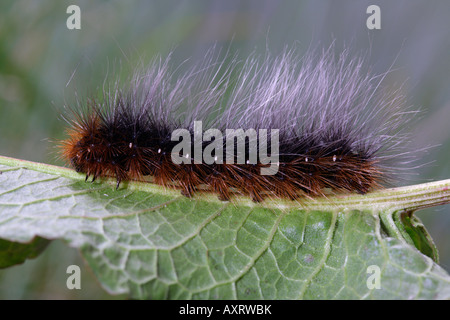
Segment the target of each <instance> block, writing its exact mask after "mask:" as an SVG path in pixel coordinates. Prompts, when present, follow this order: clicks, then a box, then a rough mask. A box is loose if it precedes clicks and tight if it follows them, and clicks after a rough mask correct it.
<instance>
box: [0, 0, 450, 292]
mask: <svg viewBox="0 0 450 320" xmlns="http://www.w3.org/2000/svg"><path fill="white" fill-rule="evenodd" d="M71 4H76V5H78V6H79V7H80V8H81V30H68V29H67V27H66V19H67V18H68V16H69V15H68V14H67V13H66V9H67V7H68V6H69V5H71ZM372 4H376V5H378V6H380V8H381V30H368V29H367V27H366V19H367V18H368V16H369V15H368V14H367V13H366V9H367V7H368V6H369V5H372ZM333 41H335V44H336V48H337V49H339V48H343V47H345V46H350V47H351V48H352V50H354V51H355V52H360V51H362V52H367V51H368V52H370V54H369V58H368V61H369V63H370V65H371V66H372V67H373V70H374V72H375V73H382V72H385V71H386V70H387V69H388V68H389V67H390V66H391V65H392V64H393V69H394V71H393V72H392V73H391V74H390V75H389V78H388V79H387V81H388V82H387V83H389V82H392V83H394V82H398V83H403V82H405V86H404V90H405V93H406V94H407V96H408V97H409V103H410V104H412V105H414V106H415V107H416V108H420V109H421V110H422V114H421V118H420V120H419V121H418V123H417V125H416V126H415V127H414V128H411V129H412V134H413V145H414V146H413V148H420V147H423V146H435V147H433V148H432V149H430V151H429V152H428V154H426V155H425V156H424V157H423V159H421V163H424V164H425V165H424V166H422V167H421V168H419V169H417V170H416V171H415V172H414V175H412V176H411V177H409V181H408V183H421V182H427V181H432V180H439V179H446V178H450V164H449V162H448V161H449V159H450V157H449V153H450V2H449V1H448V0H440V1H433V0H426V1H425V0H421V1H417V0H408V1H400V0H397V1H395V2H394V1H388V0H386V1H370V2H367V1H353V0H341V1H333V0H322V1H314V0H310V1H298V0H292V1H274V0H272V1H268V0H267V1H264V0H253V1H235V0H227V1H224V0H209V1H207V0H204V1H196V0H194V1H167V0H165V1H131V0H130V1H98V0H96V1H87V0H86V1H75V0H71V1H50V0H41V1H39V0H16V1H2V2H1V4H0V154H1V155H5V156H10V157H17V158H22V159H27V160H32V161H39V162H46V163H52V164H58V165H61V164H62V163H61V162H60V161H58V160H57V159H56V152H55V147H54V146H55V143H54V142H53V141H54V140H57V139H61V138H63V137H64V127H65V125H64V122H63V121H62V120H61V118H60V117H59V114H60V113H61V110H62V109H63V106H64V105H65V104H67V103H71V102H73V101H74V99H75V97H76V93H77V94H78V95H80V96H83V95H85V94H87V93H92V92H94V93H95V92H97V91H98V89H99V88H101V86H102V84H103V80H104V79H105V77H106V76H107V75H111V74H113V73H114V72H117V70H118V69H120V70H127V68H126V67H127V66H133V65H134V64H135V63H136V62H138V61H139V60H143V61H148V60H150V59H151V58H153V57H155V56H157V55H159V54H160V55H162V56H165V55H166V54H167V53H168V52H170V51H171V50H175V53H174V58H173V63H174V64H175V65H177V64H179V63H181V62H183V61H184V60H186V59H187V58H191V59H192V61H195V60H196V59H199V57H201V56H202V55H203V54H204V52H205V50H207V49H208V48H210V47H211V46H212V45H214V44H217V45H218V46H219V47H224V48H228V47H230V48H231V50H233V51H234V50H239V52H240V56H241V57H242V58H245V55H246V54H247V53H248V52H250V51H253V50H255V51H261V52H264V51H265V50H266V48H268V49H269V50H270V51H271V52H272V53H277V52H279V51H281V50H282V49H283V47H285V46H292V45H294V44H295V45H297V46H298V47H299V49H300V51H306V50H307V49H308V48H309V47H328V46H329V45H330V44H331V43H332V42H333ZM122 66H125V68H122ZM121 72H123V71H121ZM69 80H70V81H69ZM413 150H415V149H413ZM421 156H422V154H421ZM418 216H419V217H420V218H421V219H422V220H423V222H424V224H425V226H426V227H427V229H428V230H429V232H430V233H431V235H432V237H433V238H434V240H435V242H436V244H437V247H438V249H439V252H440V256H441V265H442V266H443V267H444V268H445V269H446V270H447V271H450V246H448V245H447V244H448V243H449V240H450V237H449V235H448V233H447V231H446V229H447V228H448V227H449V226H450V206H448V205H447V206H442V207H439V208H433V209H429V210H424V211H421V212H419V213H418ZM70 264H78V265H79V266H81V268H82V290H72V291H71V290H68V289H67V288H66V285H65V284H66V279H67V276H68V275H67V274H66V268H67V266H68V265H70ZM0 298H3V299H9V298H14V299H24V298H25V299H30V298H31V299H32V298H43V299H47V298H50V299H79V298H98V299H102V298H111V296H109V295H108V294H107V293H106V292H104V291H103V290H102V289H101V288H100V286H99V285H98V283H97V282H96V280H95V278H94V276H93V275H92V274H91V272H90V271H89V269H88V268H87V267H86V265H85V264H84V262H83V260H82V258H81V256H80V255H79V253H78V251H76V250H74V249H71V248H67V246H65V244H64V243H62V242H59V241H56V242H53V243H52V244H51V245H50V246H49V247H48V249H47V250H46V251H45V252H44V254H42V255H41V256H40V257H38V258H37V259H34V260H30V261H27V262H26V263H24V264H23V265H21V266H17V267H13V268H10V269H6V270H0ZM117 298H121V297H120V296H119V297H117Z"/></svg>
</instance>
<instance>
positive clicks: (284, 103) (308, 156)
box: [61, 49, 411, 201]
mask: <svg viewBox="0 0 450 320" xmlns="http://www.w3.org/2000/svg"><path fill="white" fill-rule="evenodd" d="M228 60H230V61H229V62H226V61H228ZM169 61H170V57H168V58H167V59H165V60H159V61H155V62H153V63H152V64H151V65H150V66H149V67H148V68H146V69H145V71H141V72H137V73H136V74H135V75H134V77H133V78H132V81H130V84H129V85H127V86H126V87H125V88H124V87H120V85H119V84H115V85H113V86H112V88H110V89H108V90H104V94H103V99H102V100H100V101H97V100H94V99H90V100H87V102H86V103H85V104H83V103H80V104H79V105H78V106H76V107H75V108H71V110H72V117H71V118H70V119H69V120H67V121H68V123H69V125H70V128H69V129H68V133H69V138H68V139H67V140H65V141H62V143H61V148H62V157H63V158H64V159H65V160H66V161H67V162H69V163H70V164H71V165H72V166H73V167H74V168H75V170H76V171H78V172H83V173H86V180H87V179H88V177H90V176H92V178H93V180H95V179H96V178H97V177H100V176H114V177H115V178H116V179H117V188H118V187H119V184H120V182H121V181H125V180H142V179H143V178H144V176H153V178H154V179H153V181H154V182H155V183H157V184H160V185H163V186H167V187H176V188H180V189H181V192H182V194H183V195H185V196H188V197H190V196H192V195H193V194H194V193H195V192H196V190H198V189H199V188H200V187H202V186H203V187H205V186H206V187H207V189H209V190H211V191H213V192H216V193H217V194H218V196H219V198H220V199H221V200H229V199H230V197H231V195H232V194H233V193H235V192H237V193H239V194H244V195H249V196H250V197H251V198H252V200H253V201H262V200H264V198H265V197H267V196H268V197H280V198H287V199H298V198H301V197H304V196H308V197H311V196H319V195H323V194H324V192H325V190H334V191H337V192H339V191H344V192H352V191H356V192H359V193H366V192H368V191H369V190H371V189H374V188H377V187H380V186H382V185H384V184H386V183H389V182H390V181H391V180H392V177H393V175H394V174H396V173H397V172H398V171H401V170H402V168H403V167H404V165H405V163H408V162H409V161H410V155H411V153H408V152H405V151H403V145H404V142H405V141H406V140H405V134H403V129H404V128H405V125H406V124H407V123H408V120H409V119H410V114H411V112H408V111H407V110H406V108H405V97H404V96H403V95H402V94H401V92H400V90H394V91H384V90H382V89H381V86H380V85H381V83H382V80H383V79H384V75H378V76H374V75H372V74H371V73H370V72H368V71H365V68H364V59H362V58H354V57H353V58H352V57H350V56H349V54H348V52H343V53H341V54H340V55H339V56H338V57H335V55H334V53H333V50H331V49H329V50H327V51H325V52H323V53H321V54H317V53H313V52H310V53H307V54H306V55H305V56H303V57H301V58H300V57H299V56H298V55H297V53H296V51H295V50H289V49H287V50H285V51H284V52H283V53H282V54H281V55H279V56H270V55H267V56H265V57H263V58H261V57H258V56H256V55H252V56H250V57H249V58H247V59H246V60H245V61H238V60H237V58H236V57H234V58H232V59H227V58H225V59H219V58H218V55H216V54H213V53H211V52H209V53H208V54H206V55H205V59H204V60H203V63H201V64H199V65H194V66H192V67H190V68H189V69H188V70H187V71H185V72H184V73H181V74H176V73H174V72H172V71H171V68H170V65H169ZM195 121H202V124H203V129H204V130H209V129H215V130H218V131H219V132H221V133H223V135H222V136H219V135H215V136H214V138H211V136H210V137H209V140H208V139H206V141H205V140H203V141H200V142H198V140H196V132H195V128H194V122H195ZM177 129H186V130H187V132H188V137H185V138H189V140H190V141H189V143H188V145H189V146H192V147H194V144H195V143H197V148H200V152H204V153H206V154H208V155H210V156H211V157H212V158H214V159H215V160H217V159H218V158H221V159H224V160H223V161H222V163H220V161H216V162H214V163H210V161H209V163H206V162H204V161H203V162H200V163H199V162H198V161H195V160H197V159H194V155H193V153H192V152H189V151H186V150H184V149H183V150H180V149H177V145H178V144H179V142H180V141H179V139H173V133H174V131H175V130H177ZM227 129H243V131H244V132H245V131H247V130H249V129H251V130H252V133H255V134H253V135H247V136H245V135H244V136H243V140H241V142H242V143H243V144H244V146H245V149H244V150H242V149H239V148H238V147H237V145H231V146H230V145H227V144H226V142H227V138H229V134H227ZM272 129H278V137H277V141H275V139H274V138H273V137H271V138H270V139H267V140H266V141H265V143H266V144H265V145H264V147H266V148H267V154H268V155H269V154H270V155H271V156H276V159H277V161H276V163H275V164H274V163H271V164H270V165H271V166H273V165H276V170H275V173H274V174H271V175H262V174H261V172H260V171H261V169H262V168H266V167H268V166H269V164H267V162H263V161H262V160H261V158H258V157H256V159H257V160H256V162H255V160H254V159H255V157H254V155H255V153H256V154H259V152H260V151H261V150H262V147H261V145H256V147H254V146H255V144H253V142H255V140H258V141H261V138H264V137H263V134H261V132H265V131H260V130H272ZM215 132H217V131H215ZM248 132H250V131H248ZM202 137H204V136H202ZM264 139H266V138H264ZM230 140H233V141H234V137H231V139H230ZM273 142H278V143H277V145H276V146H277V148H274V147H273V146H272V143H273ZM198 143H200V144H198ZM212 145H214V146H215V147H214V148H212ZM208 146H209V147H208ZM252 148H253V149H252ZM238 149H239V150H238ZM174 150H176V151H174ZM197 151H198V150H197ZM230 154H231V157H230V156H229V155H230ZM174 155H175V156H178V159H183V158H185V159H187V160H186V161H185V162H184V163H176V162H174V161H173V159H174V158H173V156H174ZM227 156H229V157H228V158H227ZM399 156H400V157H402V159H403V160H400V161H399V160H398V158H399ZM238 158H239V159H240V161H237V160H239V159H238ZM230 160H231V161H230ZM250 160H253V161H252V162H250ZM393 160H395V161H393Z"/></svg>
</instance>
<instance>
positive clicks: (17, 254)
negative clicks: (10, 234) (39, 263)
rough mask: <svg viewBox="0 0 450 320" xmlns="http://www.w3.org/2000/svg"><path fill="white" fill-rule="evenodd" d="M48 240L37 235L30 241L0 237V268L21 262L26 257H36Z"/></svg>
mask: <svg viewBox="0 0 450 320" xmlns="http://www.w3.org/2000/svg"><path fill="white" fill-rule="evenodd" d="M49 243H50V241H48V240H46V239H42V238H39V237H36V238H34V239H33V240H32V241H31V242H30V243H18V242H10V241H6V240H2V239H0V269H2V268H7V267H10V266H13V265H15V264H21V263H23V262H24V261H25V260H26V259H32V258H36V257H37V256H38V255H39V254H40V253H41V252H42V251H44V249H45V248H46V247H47V245H48V244H49Z"/></svg>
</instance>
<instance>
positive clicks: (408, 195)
mask: <svg viewBox="0 0 450 320" xmlns="http://www.w3.org/2000/svg"><path fill="white" fill-rule="evenodd" d="M0 165H5V166H8V167H12V168H7V169H5V168H4V169H3V171H9V170H19V169H28V170H34V171H38V172H43V173H48V174H52V175H57V176H60V177H66V178H70V179H75V180H84V179H85V175H84V174H81V173H77V172H75V171H74V170H72V169H69V168H64V167H58V166H54V165H49V164H44V163H37V162H32V161H26V160H21V159H15V158H9V157H4V156H0ZM1 170H2V169H1V168H0V172H1ZM100 183H106V184H110V185H111V186H114V185H115V183H116V182H115V180H114V179H112V178H104V179H100ZM123 185H124V187H126V188H128V189H131V190H139V191H146V192H153V193H164V194H168V193H169V194H173V195H177V196H178V195H179V191H178V190H172V189H169V190H168V189H166V188H164V187H162V186H159V185H156V184H153V183H149V182H142V181H129V182H126V183H124V184H123ZM196 198H197V199H202V200H206V201H210V202H217V203H222V201H220V200H218V199H217V197H216V196H215V195H214V194H212V193H210V192H203V193H199V194H198V195H196V196H195V197H194V199H196ZM232 202H233V204H240V205H246V206H250V207H256V206H261V207H265V208H277V209H292V208H297V209H298V208H299V207H300V208H308V209H314V210H336V209H340V210H353V209H358V210H364V209H371V210H379V211H385V210H389V211H391V212H392V211H397V210H408V211H415V210H418V209H422V208H427V207H433V206H438V205H443V204H447V203H450V179H447V180H441V181H434V182H430V183H422V184H417V185H411V186H405V187H398V188H389V189H380V190H376V191H373V192H370V193H367V194H365V195H360V194H354V193H350V194H330V195H327V196H326V197H319V198H303V199H298V200H296V201H290V200H284V199H268V200H265V201H263V202H262V203H254V202H252V201H251V200H250V199H249V198H248V197H243V196H236V197H234V198H233V200H232Z"/></svg>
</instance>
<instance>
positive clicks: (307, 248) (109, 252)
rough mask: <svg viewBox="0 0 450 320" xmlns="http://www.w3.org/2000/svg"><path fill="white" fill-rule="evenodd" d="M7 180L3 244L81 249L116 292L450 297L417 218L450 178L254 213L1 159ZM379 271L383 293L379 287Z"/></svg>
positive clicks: (448, 191)
mask: <svg viewBox="0 0 450 320" xmlns="http://www.w3.org/2000/svg"><path fill="white" fill-rule="evenodd" d="M0 171H1V172H2V173H1V174H0V238H1V239H4V240H6V241H9V242H15V243H29V242H30V241H32V240H33V239H35V238H36V237H40V238H43V239H63V240H65V241H66V242H67V243H68V245H70V246H72V247H76V248H80V249H81V252H82V254H83V256H84V258H85V259H86V261H87V262H88V264H89V265H90V267H91V268H92V270H93V272H94V273H95V275H96V276H97V277H98V279H99V281H100V283H101V284H102V285H103V287H104V288H105V289H106V290H108V292H110V293H128V294H129V296H130V297H131V298H142V299H333V298H334V299H449V298H450V276H449V275H448V274H447V273H446V271H445V270H443V269H442V268H441V267H440V266H439V265H438V264H437V263H436V261H437V251H436V248H435V246H434V244H433V242H432V240H431V238H430V236H429V235H428V233H427V232H426V230H425V228H424V227H423V225H421V223H420V221H419V220H418V219H417V218H416V217H415V216H413V215H412V212H413V211H414V210H416V209H420V208H423V207H428V206H432V205H436V204H441V203H448V202H449V199H450V180H446V181H440V182H434V183H429V184H423V185H417V186H410V187H404V188H396V189H386V190H381V191H377V192H373V193H370V194H367V195H364V196H362V195H354V194H349V195H339V196H330V197H327V198H319V199H305V200H302V201H301V202H292V201H280V200H278V201H269V200H267V201H264V202H263V203H261V204H255V203H253V202H251V201H250V200H249V199H247V198H241V197H236V198H235V199H234V200H233V201H232V202H221V201H219V200H217V198H216V196H215V195H213V194H208V193H204V194H200V195H196V196H195V197H194V198H193V199H188V198H185V197H183V196H181V195H180V193H179V191H177V190H164V189H163V188H161V187H159V186H157V185H154V184H151V183H145V182H129V183H125V184H123V185H122V186H121V187H120V188H119V190H115V181H114V180H112V179H104V180H102V181H100V182H97V181H96V182H95V183H85V182H84V176H83V175H81V174H77V173H75V172H74V171H73V170H70V169H65V168H59V167H54V166H50V165H44V164H37V163H32V162H27V161H22V160H17V159H11V158H6V157H0ZM38 239H39V238H38ZM5 243H6V242H5ZM0 250H1V242H0ZM9 252H17V250H10V251H9ZM18 256H20V257H22V258H20V259H18V260H17V258H16V257H14V255H7V256H6V257H7V258H4V259H3V260H1V261H3V263H5V259H6V260H8V259H10V260H9V261H10V262H9V264H12V261H14V259H16V261H19V260H22V261H23V259H24V258H25V257H26V256H28V254H23V253H20V252H19V253H18ZM6 263H8V261H6ZM373 266H375V269H376V270H379V271H380V274H381V277H380V282H379V284H380V289H377V288H373V287H372V286H371V284H374V283H375V284H376V282H373V281H372V280H373V279H374V278H373V276H374V275H376V271H375V273H372V271H371V270H373V269H372V268H373ZM377 268H378V269H377ZM368 283H369V285H368Z"/></svg>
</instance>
